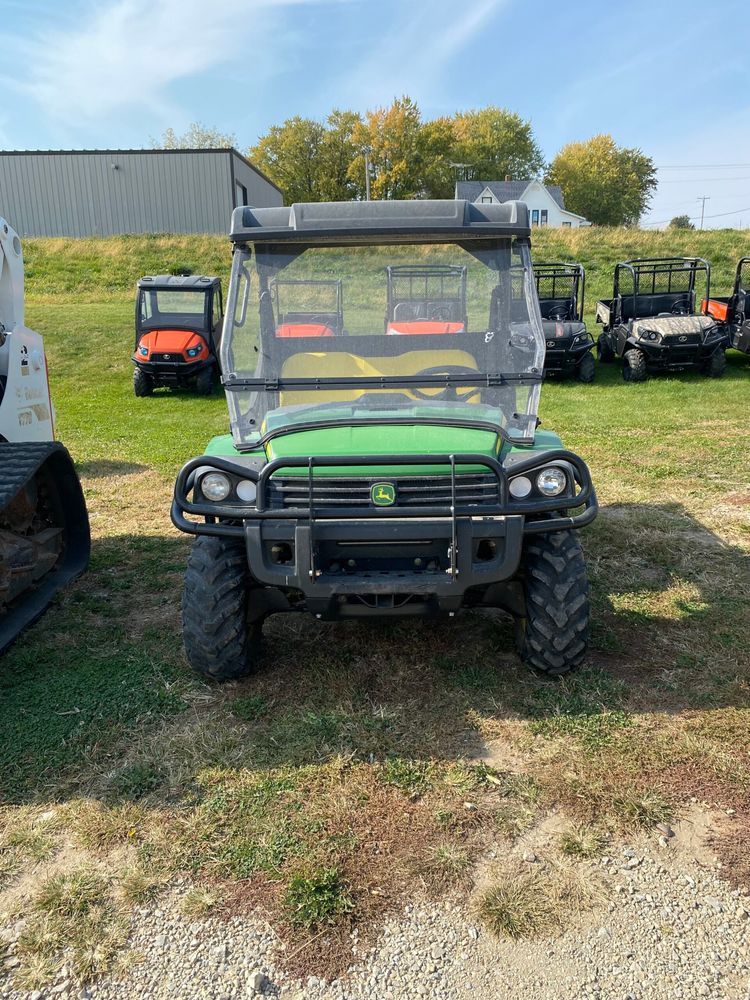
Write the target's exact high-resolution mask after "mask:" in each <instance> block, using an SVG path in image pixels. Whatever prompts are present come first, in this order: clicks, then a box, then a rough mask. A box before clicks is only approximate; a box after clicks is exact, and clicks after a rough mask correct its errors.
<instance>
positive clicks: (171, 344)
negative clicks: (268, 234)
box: [133, 274, 223, 396]
mask: <svg viewBox="0 0 750 1000" xmlns="http://www.w3.org/2000/svg"><path fill="white" fill-rule="evenodd" d="M222 321H223V306H222V300H221V282H220V280H219V279H218V278H212V277H206V276H205V275H187V276H184V275H183V276H176V275H171V274H159V275H147V276H146V277H143V278H141V279H140V280H139V281H138V295H137V299H136V306H135V353H134V354H133V364H134V365H135V371H134V372H133V389H134V390H135V394H136V396H150V395H151V393H152V392H153V391H154V389H158V388H159V387H160V386H165V385H166V386H171V387H173V388H182V387H189V388H193V389H195V390H196V392H198V393H199V394H200V395H201V396H210V395H211V393H212V391H213V387H214V381H215V379H216V377H217V376H218V374H219V362H218V352H219V342H220V340H221V326H222Z"/></svg>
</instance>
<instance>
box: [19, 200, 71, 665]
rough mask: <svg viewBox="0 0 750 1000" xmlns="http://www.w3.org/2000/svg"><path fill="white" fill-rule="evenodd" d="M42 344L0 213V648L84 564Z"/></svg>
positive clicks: (66, 456) (66, 458)
mask: <svg viewBox="0 0 750 1000" xmlns="http://www.w3.org/2000/svg"><path fill="white" fill-rule="evenodd" d="M53 421H54V416H53V412H52V403H51V400H50V395H49V383H48V380H47V361H46V358H45V355H44V345H43V342H42V338H41V336H40V335H39V334H38V333H35V332H34V331H33V330H29V329H28V327H26V326H25V325H24V301H23V257H22V254H21V242H20V240H19V238H18V236H17V235H16V233H14V232H13V230H12V229H11V227H10V226H9V225H8V224H7V222H5V220H4V219H2V218H0V653H2V652H3V650H5V649H6V648H7V647H8V646H9V645H10V643H11V642H12V641H13V640H14V639H15V638H16V636H17V635H18V634H19V632H20V631H21V630H22V629H24V628H25V627H26V626H27V625H30V624H31V623H32V622H33V621H35V620H36V619H37V618H38V617H39V615H41V614H42V612H43V611H44V610H45V608H46V607H47V606H48V604H49V603H50V601H51V600H52V597H53V596H54V594H55V593H56V592H57V591H58V590H59V589H60V588H61V587H63V586H64V585H65V584H67V583H68V582H69V581H70V580H72V579H74V578H75V577H76V576H78V575H79V574H80V573H81V572H83V570H84V569H85V568H86V565H87V563H88V558H89V549H90V538H89V523H88V515H87V513H86V504H85V501H84V499H83V491H82V490H81V484H80V482H79V480H78V476H77V475H76V471H75V468H74V466H73V461H72V459H71V457H70V455H69V454H68V452H67V451H66V449H65V448H64V447H63V446H62V445H61V444H59V443H58V442H56V441H55V440H54V422H53Z"/></svg>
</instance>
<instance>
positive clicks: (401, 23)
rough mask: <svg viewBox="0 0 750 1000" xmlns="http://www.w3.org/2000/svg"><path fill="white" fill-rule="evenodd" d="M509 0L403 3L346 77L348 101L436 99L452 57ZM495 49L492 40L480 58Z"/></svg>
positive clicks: (472, 38) (457, 53)
mask: <svg viewBox="0 0 750 1000" xmlns="http://www.w3.org/2000/svg"><path fill="white" fill-rule="evenodd" d="M511 2H512V0H464V3H463V5H462V6H461V9H460V11H458V10H457V7H456V2H455V0H431V2H430V3H429V4H424V3H415V4H408V3H406V4H402V9H403V11H404V12H405V13H404V16H403V17H401V18H398V19H396V20H395V21H394V22H393V23H391V24H390V25H388V26H387V36H386V37H384V38H382V39H381V40H379V41H378V42H377V43H376V44H375V46H374V48H373V49H372V51H371V52H370V54H369V56H368V58H367V59H366V60H365V61H364V62H363V63H362V64H361V65H360V66H359V69H358V71H357V72H356V73H355V74H354V75H353V77H350V78H348V79H347V81H346V93H347V95H348V97H347V99H348V100H349V101H350V102H351V101H356V103H359V104H363V105H371V104H376V103H380V104H382V103H389V102H390V100H391V99H392V98H393V97H394V96H400V95H401V94H409V96H410V97H414V98H416V99H418V100H419V99H420V98H425V97H428V96H429V97H430V98H431V99H433V101H434V92H435V88H436V87H437V86H439V84H440V82H441V81H442V80H445V79H446V77H447V74H448V70H449V67H450V64H451V62H452V60H453V59H454V58H455V57H456V56H458V55H459V54H460V53H461V52H462V51H463V50H464V49H465V48H466V46H467V45H469V43H470V42H472V41H473V40H474V39H475V38H476V36H477V34H478V33H479V32H480V31H481V30H482V28H484V27H485V26H486V24H487V22H488V21H489V20H490V18H491V17H492V16H493V15H494V14H496V13H497V12H498V11H499V10H501V9H502V8H503V7H507V6H509V4H510V3H511ZM407 12H408V13H407ZM493 48H494V42H490V45H489V46H482V47H481V53H482V54H481V56H480V58H483V59H484V58H487V53H488V52H490V51H492V50H493ZM493 58H494V56H493Z"/></svg>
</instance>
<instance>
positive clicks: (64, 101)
mask: <svg viewBox="0 0 750 1000" xmlns="http://www.w3.org/2000/svg"><path fill="white" fill-rule="evenodd" d="M317 2H321V0H240V2H237V0H213V3H211V4H210V5H207V4H206V3H204V2H203V0H110V2H107V3H104V4H102V3H98V4H96V5H95V6H93V5H92V6H90V7H89V8H88V9H87V10H86V11H85V12H84V13H83V15H82V16H80V17H78V18H77V23H76V24H75V25H74V26H71V27H69V28H65V27H62V28H61V27H60V26H59V25H56V26H55V27H54V28H52V27H46V28H44V29H43V30H42V31H40V32H39V34H38V35H37V36H36V37H34V38H32V39H24V40H16V42H15V45H16V47H17V50H18V51H19V52H20V55H21V58H20V59H19V64H20V65H22V66H25V67H26V76H25V78H23V79H22V80H21V81H20V82H19V81H18V80H16V81H8V82H12V83H13V85H14V86H15V87H16V88H17V89H18V90H20V91H22V92H24V93H25V94H26V95H28V96H29V97H31V98H32V99H33V100H34V101H35V102H36V103H37V104H38V105H39V106H40V107H41V108H42V110H43V111H44V112H45V113H46V114H47V115H49V117H50V118H52V119H53V120H55V121H57V122H61V123H65V124H68V125H74V124H77V123H86V122H96V121H101V120H103V119H105V118H107V117H109V116H112V115H116V114H117V113H118V112H120V111H122V110H123V109H126V108H128V109H131V108H134V107H138V106H142V107H143V109H144V112H145V113H146V114H148V116H149V117H151V116H152V115H154V114H156V115H157V116H159V117H163V118H166V117H168V116H169V115H170V114H173V111H174V109H172V108H171V107H170V103H169V100H168V98H167V96H166V91H167V88H168V87H169V85H170V84H174V83H175V82H177V81H179V80H183V79H187V78H190V77H193V76H195V75H197V74H199V73H202V72H205V71H206V70H208V69H210V68H211V67H214V66H218V65H221V64H223V63H226V62H228V61H229V60H231V59H232V58H235V57H236V56H237V55H238V53H239V52H241V51H242V50H243V49H244V50H246V51H247V52H248V56H249V58H252V48H253V44H256V45H257V46H261V45H262V44H264V42H261V40H260V39H261V36H262V35H263V34H264V32H263V26H264V24H265V22H266V20H267V18H268V16H269V14H270V13H271V12H273V10H275V9H278V8H282V7H286V6H290V5H294V4H303V3H317ZM333 2H342V0H333ZM254 39H255V42H254Z"/></svg>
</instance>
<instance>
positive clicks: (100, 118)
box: [0, 0, 750, 226]
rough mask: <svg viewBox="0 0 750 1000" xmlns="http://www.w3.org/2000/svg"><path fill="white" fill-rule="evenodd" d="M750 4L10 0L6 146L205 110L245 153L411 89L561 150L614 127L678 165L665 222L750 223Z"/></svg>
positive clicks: (157, 125)
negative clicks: (524, 130) (274, 132)
mask: <svg viewBox="0 0 750 1000" xmlns="http://www.w3.org/2000/svg"><path fill="white" fill-rule="evenodd" d="M733 28H735V29H739V37H740V38H744V36H745V34H746V31H745V29H746V5H745V4H744V3H742V2H740V0H718V2H715V3H713V4H711V5H707V4H706V3H698V2H696V0H681V2H677V0H629V2H628V3H624V4H623V3H619V4H611V3H608V2H606V0H568V2H567V3H560V2H555V3H552V2H546V0H538V2H533V0H532V2H529V0H461V2H458V0H212V2H210V3H208V2H205V0H57V2H52V0H0V51H2V53H3V59H2V61H1V62H0V148H5V149H48V148H85V147H93V148H97V147H98V148H104V147H113V146H114V147H130V146H144V145H149V138H150V137H151V136H158V135H160V134H161V132H162V131H163V130H164V129H165V128H166V127H168V126H172V127H174V128H175V129H177V130H178V131H179V130H181V129H183V128H185V127H186V126H187V125H188V124H189V123H190V122H191V121H194V120H199V121H202V122H204V123H205V124H208V125H215V126H217V127H219V128H220V129H222V130H224V131H229V132H234V133H235V134H236V135H237V137H238V141H239V145H240V148H242V149H245V148H246V147H247V146H249V145H252V144H253V143H254V142H255V140H256V138H257V136H258V135H259V134H261V133H262V132H263V131H264V130H265V129H266V128H267V127H268V126H269V125H271V124H274V123H276V122H280V121H282V120H283V119H284V118H287V117H290V116H292V115H296V114H299V115H306V116H311V117H323V116H324V115H325V114H326V113H327V112H328V111H329V110H330V109H331V108H332V107H334V106H339V107H351V108H354V109H355V110H359V111H364V110H366V109H367V108H368V107H374V106H377V105H382V104H387V103H389V102H390V101H391V99H392V98H393V97H394V96H397V95H401V94H404V93H407V94H409V95H410V96H411V97H413V98H414V99H416V100H417V101H418V102H419V104H420V107H421V108H422V111H423V114H424V115H425V116H426V117H431V116H436V115H440V114H447V113H450V112H452V111H454V110H457V109H461V108H472V107H480V106H483V105H486V104H498V105H501V106H503V107H507V108H510V109H512V110H514V111H517V112H518V113H519V114H521V115H522V116H523V117H525V118H528V119H530V120H531V122H532V124H533V127H534V131H535V134H536V136H537V139H538V141H539V143H540V145H541V146H542V149H543V151H544V153H545V156H547V157H548V158H550V159H551V158H552V156H554V154H555V152H556V151H557V150H558V149H559V147H560V146H561V145H563V144H564V143H565V142H569V141H571V140H575V139H585V138H588V137H589V136H591V135H593V134H595V133H597V132H611V133H612V135H613V136H614V137H615V139H616V140H617V142H619V143H622V144H625V145H628V146H640V147H641V148H642V149H643V150H644V151H645V152H647V153H648V154H649V155H651V156H652V157H653V158H654V160H655V162H656V163H657V164H658V165H659V166H660V168H663V169H660V172H659V179H660V186H659V191H658V194H657V196H656V197H655V198H654V201H653V204H652V208H651V211H650V212H649V216H648V218H647V220H646V221H647V222H650V223H651V224H657V223H659V222H660V221H662V220H664V219H666V220H668V219H669V218H671V217H672V216H673V215H676V214H682V213H687V214H689V215H694V216H695V215H699V213H700V205H699V203H698V201H697V198H698V196H701V195H707V196H708V197H709V198H710V200H709V201H708V202H707V203H706V216H707V219H706V225H707V226H719V225H738V224H742V225H743V226H750V97H749V96H748V90H747V81H748V71H749V70H750V49H748V47H747V46H746V45H745V44H744V43H741V44H736V43H735V41H734V33H733Z"/></svg>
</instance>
